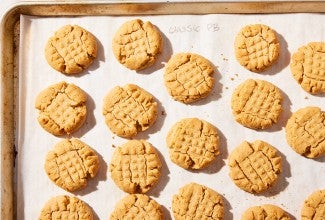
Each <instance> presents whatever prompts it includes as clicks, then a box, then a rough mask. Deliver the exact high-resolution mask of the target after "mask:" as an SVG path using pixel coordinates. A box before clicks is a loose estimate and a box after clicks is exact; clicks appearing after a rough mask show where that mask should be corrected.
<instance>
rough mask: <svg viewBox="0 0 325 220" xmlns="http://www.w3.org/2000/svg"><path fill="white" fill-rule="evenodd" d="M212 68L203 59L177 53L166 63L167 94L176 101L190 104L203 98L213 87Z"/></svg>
mask: <svg viewBox="0 0 325 220" xmlns="http://www.w3.org/2000/svg"><path fill="white" fill-rule="evenodd" d="M213 74H214V68H213V66H212V64H211V63H210V62H209V61H208V60H207V59H205V58H204V57H202V56H200V55H198V54H193V53H178V54H175V55H173V56H172V58H170V60H169V61H168V63H167V65H166V69H165V73H164V80H165V86H166V88H167V91H168V93H169V94H170V95H171V96H172V97H173V99H175V100H176V101H179V102H183V103H191V102H194V101H197V100H199V99H202V98H205V97H206V96H207V95H208V94H209V93H210V91H211V90H212V88H213V86H214V78H213Z"/></svg>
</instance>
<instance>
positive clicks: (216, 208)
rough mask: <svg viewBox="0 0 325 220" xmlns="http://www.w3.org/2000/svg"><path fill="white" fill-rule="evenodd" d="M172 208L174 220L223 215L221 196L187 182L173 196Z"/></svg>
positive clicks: (220, 217) (217, 219) (212, 217)
mask: <svg viewBox="0 0 325 220" xmlns="http://www.w3.org/2000/svg"><path fill="white" fill-rule="evenodd" d="M172 210H173V215H174V218H175V220H183V219H184V220H185V219H216V220H221V219H223V217H224V205H223V199H222V197H221V196H220V195H219V194H218V193H217V192H216V191H214V190H212V189H210V188H208V187H206V186H203V185H199V184H197V183H189V184H187V185H185V186H183V187H182V188H180V190H179V192H178V194H176V195H174V196H173V201H172Z"/></svg>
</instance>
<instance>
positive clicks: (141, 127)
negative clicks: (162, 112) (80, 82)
mask: <svg viewBox="0 0 325 220" xmlns="http://www.w3.org/2000/svg"><path fill="white" fill-rule="evenodd" d="M103 115H104V116H105V122H106V124H107V126H108V127H109V128H110V129H111V131H112V132H113V133H115V134H117V135H118V136H121V137H127V138H128V137H133V136H135V135H136V134H137V133H138V132H140V131H145V130H147V129H148V128H149V127H150V126H151V125H152V124H153V123H154V122H155V121H156V119H157V102H156V101H155V100H154V97H153V96H152V95H151V94H150V93H148V92H147V91H145V90H144V89H142V88H140V87H139V86H137V85H133V84H127V85H125V86H124V87H120V86H116V87H114V88H113V89H112V90H111V91H110V92H109V93H108V94H107V96H106V97H105V99H104V105H103Z"/></svg>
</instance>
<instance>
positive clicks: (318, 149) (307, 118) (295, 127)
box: [286, 106, 325, 158]
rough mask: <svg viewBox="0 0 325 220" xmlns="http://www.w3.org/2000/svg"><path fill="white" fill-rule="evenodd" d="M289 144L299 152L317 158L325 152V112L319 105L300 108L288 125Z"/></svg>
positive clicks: (287, 136)
mask: <svg viewBox="0 0 325 220" xmlns="http://www.w3.org/2000/svg"><path fill="white" fill-rule="evenodd" d="M286 138H287V142H288V144H289V145H290V146H291V147H292V149H293V150H294V151H296V152H297V153H298V154H300V155H303V156H305V157H308V158H317V157H320V156H323V155H324V154H325V113H324V112H322V111H321V109H320V108H318V107H312V106H308V107H305V108H302V109H299V110H298V111H296V112H295V113H293V114H292V116H291V117H290V118H289V120H288V122H287V125H286Z"/></svg>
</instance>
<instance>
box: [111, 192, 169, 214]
mask: <svg viewBox="0 0 325 220" xmlns="http://www.w3.org/2000/svg"><path fill="white" fill-rule="evenodd" d="M109 219H110V220H120V219H132V220H143V219H150V220H162V219H164V214H163V211H162V207H161V206H160V205H159V204H158V203H157V202H156V201H155V200H153V199H151V198H150V197H149V196H147V195H144V194H129V195H127V196H126V197H124V198H123V199H122V200H120V201H119V202H118V203H117V204H116V206H115V209H114V211H113V212H112V214H111V216H110V218H109Z"/></svg>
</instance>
